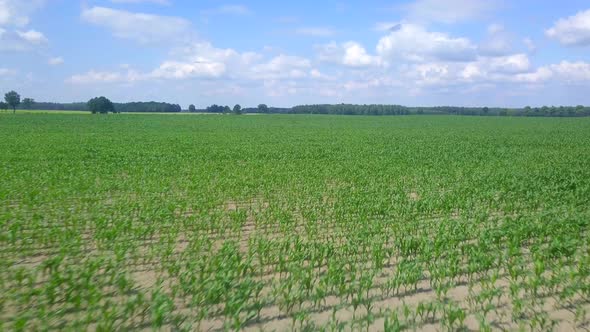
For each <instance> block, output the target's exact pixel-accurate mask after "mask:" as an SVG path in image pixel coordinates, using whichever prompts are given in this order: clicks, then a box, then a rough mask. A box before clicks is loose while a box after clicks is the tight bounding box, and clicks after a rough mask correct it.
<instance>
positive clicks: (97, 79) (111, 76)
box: [66, 70, 145, 84]
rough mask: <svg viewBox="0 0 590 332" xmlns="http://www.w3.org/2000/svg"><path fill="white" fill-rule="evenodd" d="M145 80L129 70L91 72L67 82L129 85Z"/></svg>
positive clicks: (69, 79) (73, 77) (78, 75)
mask: <svg viewBox="0 0 590 332" xmlns="http://www.w3.org/2000/svg"><path fill="white" fill-rule="evenodd" d="M144 78H145V76H144V75H141V74H140V73H138V72H136V71H134V70H128V71H127V72H114V71H96V70H90V71H88V72H86V73H84V74H77V75H73V76H71V77H70V78H68V79H67V80H66V82H68V83H73V84H91V83H129V82H135V81H140V80H142V79H144Z"/></svg>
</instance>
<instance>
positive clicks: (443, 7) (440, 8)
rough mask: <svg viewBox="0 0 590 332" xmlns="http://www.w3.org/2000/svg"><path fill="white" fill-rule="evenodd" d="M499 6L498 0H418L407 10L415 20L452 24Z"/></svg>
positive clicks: (488, 11)
mask: <svg viewBox="0 0 590 332" xmlns="http://www.w3.org/2000/svg"><path fill="white" fill-rule="evenodd" d="M498 6H499V3H498V1H497V0H445V1H440V0H416V1H414V2H413V3H411V4H409V5H407V6H405V10H406V12H407V14H408V17H409V18H411V19H413V20H417V21H432V22H440V23H449V24H450V23H456V22H460V21H469V20H474V19H478V18H481V17H484V16H485V15H486V14H488V13H491V12H493V11H495V10H496V9H497V8H498Z"/></svg>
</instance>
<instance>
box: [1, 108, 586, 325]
mask: <svg viewBox="0 0 590 332" xmlns="http://www.w3.org/2000/svg"><path fill="white" fill-rule="evenodd" d="M0 179H1V180H0V183H1V185H0V323H1V324H2V326H0V330H2V329H5V330H86V329H88V330H102V331H108V330H127V329H131V328H134V329H143V330H150V329H160V328H162V329H164V330H175V329H186V330H195V329H200V330H223V329H246V330H252V331H257V330H265V331H270V330H279V331H281V330H290V329H297V330H313V331H315V330H319V329H320V328H321V329H325V330H360V329H369V330H387V331H397V330H402V329H406V328H407V329H423V330H458V329H468V330H489V329H492V330H498V329H506V330H517V329H519V328H522V329H524V330H541V331H547V330H550V329H555V330H573V329H578V330H588V329H589V328H590V234H589V225H590V118H579V119H576V118H574V119H547V118H495V117H451V116H406V117H344V116H342V117H338V116H296V115H292V116H289V115H284V116H280V115H271V116H256V117H245V116H218V117H215V116H211V117H209V116H202V117H201V116H198V117H197V116H196V117H173V116H172V117H171V116H167V115H149V116H148V115H136V116H118V115H108V116H87V115H83V116H82V115H72V114H68V115H65V114H17V115H16V116H13V115H11V114H0Z"/></svg>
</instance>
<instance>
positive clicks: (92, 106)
mask: <svg viewBox="0 0 590 332" xmlns="http://www.w3.org/2000/svg"><path fill="white" fill-rule="evenodd" d="M88 110H89V111H90V112H92V114H96V113H102V114H107V113H108V112H112V113H115V106H114V105H113V103H112V102H111V101H110V100H108V99H107V98H106V97H96V98H92V99H90V100H89V101H88Z"/></svg>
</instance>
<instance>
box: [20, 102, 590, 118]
mask: <svg viewBox="0 0 590 332" xmlns="http://www.w3.org/2000/svg"><path fill="white" fill-rule="evenodd" d="M114 106H115V110H116V111H117V112H118V113H128V112H153V113H179V112H189V111H188V110H182V108H181V107H180V105H177V104H169V103H161V102H153V101H152V102H132V103H114ZM21 108H24V107H23V105H22V104H21ZM27 108H31V109H39V110H80V111H86V110H88V109H87V103H49V102H34V103H33V104H32V105H27ZM191 110H192V111H193V112H200V113H230V112H231V108H230V107H229V106H221V105H211V106H209V107H207V108H205V109H196V108H193V107H192V108H191ZM242 113H272V114H338V115H417V114H450V115H479V116H482V115H483V116H539V117H543V116H545V117H581V116H590V107H588V106H582V105H579V106H543V107H528V106H527V107H525V108H491V107H490V108H488V107H455V106H436V107H407V106H402V105H377V104H374V105H354V104H320V105H299V106H294V107H291V108H278V107H267V106H266V105H264V104H261V105H259V106H258V107H250V108H243V109H242Z"/></svg>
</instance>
